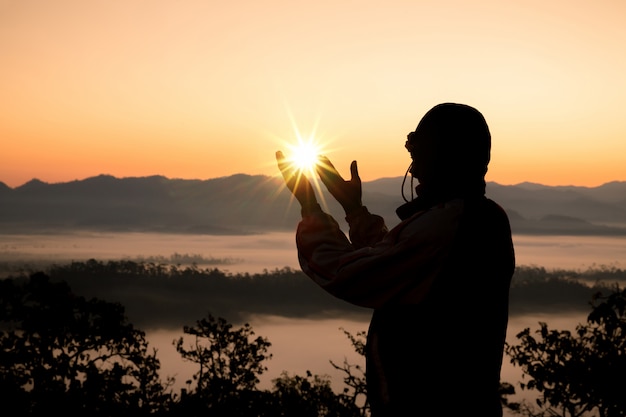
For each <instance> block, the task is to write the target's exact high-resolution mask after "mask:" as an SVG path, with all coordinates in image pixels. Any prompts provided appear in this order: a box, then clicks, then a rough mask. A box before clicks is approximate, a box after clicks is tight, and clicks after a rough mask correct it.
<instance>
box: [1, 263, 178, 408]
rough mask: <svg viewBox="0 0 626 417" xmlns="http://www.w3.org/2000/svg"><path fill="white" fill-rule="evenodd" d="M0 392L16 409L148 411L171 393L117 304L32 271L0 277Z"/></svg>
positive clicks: (152, 355)
mask: <svg viewBox="0 0 626 417" xmlns="http://www.w3.org/2000/svg"><path fill="white" fill-rule="evenodd" d="M0 286H1V288H0V326H1V328H0V392H2V394H3V396H4V397H5V400H4V401H3V407H4V408H7V409H13V410H14V411H15V412H16V413H18V414H23V415H26V414H28V415H42V414H50V413H53V412H55V411H60V412H63V413H64V414H70V415H71V414H84V415H94V416H98V415H103V416H108V415H112V414H119V413H121V414H129V413H130V414H133V415H144V414H145V415H147V414H151V413H154V412H158V411H162V410H163V409H164V406H165V405H166V404H167V401H168V399H169V397H168V395H167V394H166V393H165V386H164V385H163V384H162V383H161V382H160V381H159V377H158V370H159V368H160V363H159V360H158V359H157V358H156V351H152V352H150V351H149V349H148V343H147V342H146V339H145V334H144V333H143V332H141V331H139V330H137V329H135V328H134V327H133V326H132V325H131V324H130V323H128V322H127V320H126V317H125V316H124V308H123V307H122V306H121V305H120V304H115V303H108V302H105V301H101V300H98V299H91V300H86V299H84V298H83V297H77V296H75V295H74V294H73V293H72V292H71V291H70V288H69V287H68V286H67V285H66V284H64V283H51V282H50V280H49V277H48V276H46V275H44V274H42V273H39V274H34V275H32V276H31V277H30V279H29V280H28V281H27V282H25V283H23V284H22V285H18V284H16V283H15V282H14V281H13V280H2V281H0Z"/></svg>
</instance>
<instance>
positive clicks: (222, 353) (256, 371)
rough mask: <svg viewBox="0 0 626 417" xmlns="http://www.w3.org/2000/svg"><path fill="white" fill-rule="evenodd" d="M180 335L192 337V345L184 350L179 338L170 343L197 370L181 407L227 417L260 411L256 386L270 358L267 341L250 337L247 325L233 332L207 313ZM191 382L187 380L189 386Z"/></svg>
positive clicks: (183, 341)
mask: <svg viewBox="0 0 626 417" xmlns="http://www.w3.org/2000/svg"><path fill="white" fill-rule="evenodd" d="M184 333H185V334H186V335H190V336H192V343H190V344H189V346H188V347H185V339H184V337H181V338H179V339H177V340H174V346H175V347H176V350H177V351H178V352H179V353H180V354H181V356H182V357H183V359H185V360H188V361H191V362H194V363H197V364H198V365H199V370H198V372H196V373H195V374H194V375H193V381H195V387H191V388H190V391H189V393H185V395H183V396H182V398H181V402H182V403H184V404H181V405H182V406H183V407H186V408H187V409H194V410H195V411H198V412H201V411H202V410H210V411H211V412H212V413H214V414H216V413H226V412H228V414H229V415H246V411H245V410H249V409H250V408H251V407H252V406H256V407H259V408H261V404H259V403H260V402H262V401H261V400H260V399H261V398H262V397H264V395H262V393H261V392H260V391H258V390H257V389H256V385H257V384H258V383H259V376H260V375H261V374H263V373H264V372H265V371H266V370H267V367H266V366H265V365H264V364H263V361H265V360H266V359H270V358H271V357H272V355H271V354H269V353H268V352H267V351H268V348H269V347H270V346H271V343H269V342H268V341H267V339H264V338H262V337H260V336H259V337H256V338H254V331H253V330H252V327H251V326H250V325H249V324H248V323H246V324H244V325H243V326H242V327H240V328H238V329H235V328H233V325H232V324H230V323H228V322H227V321H226V320H225V319H224V318H222V317H217V318H215V317H213V316H212V315H211V314H210V313H209V314H208V316H207V317H206V318H203V319H201V320H198V321H197V322H196V325H195V326H185V327H184ZM191 382H192V381H187V383H188V385H189V386H191Z"/></svg>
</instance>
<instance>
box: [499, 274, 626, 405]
mask: <svg viewBox="0 0 626 417" xmlns="http://www.w3.org/2000/svg"><path fill="white" fill-rule="evenodd" d="M592 307H593V310H592V312H591V313H590V314H589V316H588V318H587V323H586V324H579V325H578V326H577V327H576V331H575V332H574V334H572V333H571V332H569V331H558V330H550V329H549V328H548V325H547V324H546V323H539V324H540V329H539V330H537V331H535V334H537V335H538V337H534V336H533V335H532V334H531V332H530V329H528V328H526V329H525V330H524V331H522V332H521V333H519V334H518V335H517V338H518V339H519V340H520V341H521V342H520V344H519V345H507V346H506V353H507V354H508V355H509V356H510V357H511V363H513V364H515V365H517V366H520V367H521V368H522V370H523V371H524V374H525V375H524V378H526V377H527V378H528V381H527V382H525V383H523V384H521V387H522V389H531V390H536V391H538V393H539V394H540V397H539V398H538V399H537V404H538V406H539V407H540V409H541V410H540V413H550V414H552V413H555V414H557V413H558V414H559V415H563V416H572V417H577V416H582V415H584V414H585V413H588V412H597V413H598V415H600V416H602V417H614V416H623V415H626V395H625V393H626V380H624V378H623V375H624V374H625V373H626V289H624V290H620V288H619V287H618V286H615V287H614V288H613V292H612V293H611V294H610V295H608V296H603V295H602V294H597V295H596V296H595V297H594V298H593V300H592ZM529 413H530V412H529Z"/></svg>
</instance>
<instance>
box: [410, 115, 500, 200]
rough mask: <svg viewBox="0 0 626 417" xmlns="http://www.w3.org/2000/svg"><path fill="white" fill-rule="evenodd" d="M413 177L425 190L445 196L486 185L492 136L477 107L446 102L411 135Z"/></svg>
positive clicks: (428, 116) (425, 118)
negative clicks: (434, 190) (434, 191)
mask: <svg viewBox="0 0 626 417" xmlns="http://www.w3.org/2000/svg"><path fill="white" fill-rule="evenodd" d="M406 147H407V149H408V150H409V152H410V154H411V159H412V166H411V168H410V172H411V175H412V176H413V177H414V178H416V179H417V180H418V181H419V183H420V186H421V187H427V188H429V189H436V190H438V192H441V193H445V194H451V193H452V194H455V193H456V194H459V193H461V194H464V193H467V192H474V191H475V190H476V189H477V187H480V186H482V192H483V193H484V184H485V182H484V177H485V174H486V173H487V165H488V164H489V159H490V154H491V134H490V132H489V127H488V126H487V122H486V121H485V118H484V117H483V115H482V114H481V113H480V112H479V111H478V110H476V109H475V108H473V107H470V106H467V105H464V104H456V103H443V104H438V105H436V106H435V107H433V108H432V109H430V110H429V111H428V112H427V113H426V114H425V115H424V117H423V118H422V120H420V122H419V124H418V125H417V128H416V129H415V131H414V132H411V133H409V135H408V136H407V142H406Z"/></svg>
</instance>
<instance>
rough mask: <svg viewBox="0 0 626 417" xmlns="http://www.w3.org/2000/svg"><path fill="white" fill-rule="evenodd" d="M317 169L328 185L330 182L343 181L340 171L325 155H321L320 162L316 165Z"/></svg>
mask: <svg viewBox="0 0 626 417" xmlns="http://www.w3.org/2000/svg"><path fill="white" fill-rule="evenodd" d="M316 171H317V173H318V175H319V176H320V178H321V179H322V182H324V184H326V185H328V182H335V181H343V178H342V177H341V174H339V171H337V169H336V168H335V166H334V165H333V164H332V162H330V160H329V159H328V158H327V157H325V156H321V157H320V163H319V164H317V165H316ZM327 181H328V182H327Z"/></svg>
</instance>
